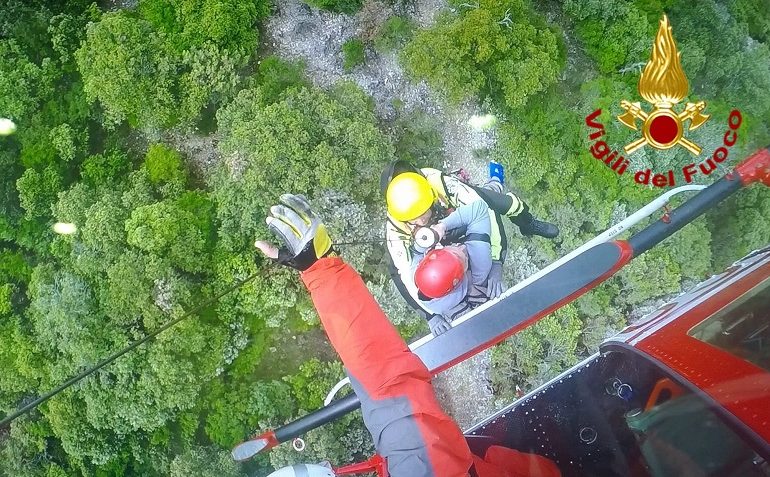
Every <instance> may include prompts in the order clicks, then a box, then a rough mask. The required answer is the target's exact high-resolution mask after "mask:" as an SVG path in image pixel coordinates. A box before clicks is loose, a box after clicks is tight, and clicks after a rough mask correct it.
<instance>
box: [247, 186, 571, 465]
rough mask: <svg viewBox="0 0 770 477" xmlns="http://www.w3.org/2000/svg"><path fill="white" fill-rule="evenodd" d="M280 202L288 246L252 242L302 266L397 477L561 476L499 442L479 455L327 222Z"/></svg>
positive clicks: (273, 223)
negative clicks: (336, 244) (340, 251)
mask: <svg viewBox="0 0 770 477" xmlns="http://www.w3.org/2000/svg"><path fill="white" fill-rule="evenodd" d="M281 202H282V204H281V205H276V206H273V207H271V209H270V213H271V216H269V217H268V218H267V225H268V227H269V228H270V230H271V231H272V232H273V233H274V234H275V235H276V236H278V238H279V239H280V240H281V241H282V242H283V246H282V247H281V248H277V247H275V246H274V245H272V244H270V243H268V242H265V241H257V242H255V244H254V245H255V246H256V247H257V248H258V249H259V250H260V251H262V253H264V254H265V255H266V256H268V257H269V258H271V259H273V260H275V261H277V262H278V263H280V264H283V265H287V266H290V267H293V268H296V269H298V270H300V272H301V274H300V276H301V278H302V281H303V282H304V283H305V285H306V286H307V288H308V290H309V291H310V296H311V298H312V300H313V304H314V305H315V307H316V310H317V311H318V315H319V316H320V318H321V323H322V325H323V327H324V329H325V330H326V333H327V335H328V337H329V341H330V342H331V344H332V346H333V347H334V348H335V350H336V351H337V353H338V354H339V356H340V359H341V360H342V363H343V364H344V366H345V370H346V372H347V374H348V376H349V377H350V381H351V385H352V386H353V390H354V391H355V393H356V395H357V396H358V398H359V400H360V401H361V411H362V414H363V418H364V423H365V424H366V427H367V429H368V430H369V432H370V433H371V435H372V438H373V440H374V445H375V449H376V450H377V452H378V454H379V455H381V456H382V457H383V458H385V460H386V462H387V470H388V473H389V475H390V476H391V477H467V476H469V475H472V476H474V477H475V476H478V477H514V476H516V477H519V476H533V477H534V476H542V477H556V476H559V475H560V473H559V470H558V468H557V467H556V465H555V464H554V463H553V462H551V461H549V460H548V459H546V458H543V457H540V456H537V455H534V454H526V453H522V452H518V451H515V450H512V449H507V448H503V447H499V446H492V447H490V448H489V449H488V450H487V451H486V453H485V456H484V457H485V458H484V459H482V458H481V457H478V456H473V455H472V454H471V452H470V449H469V447H468V443H467V441H466V440H465V438H464V436H463V434H462V432H461V431H460V429H459V428H458V427H457V424H456V423H455V422H454V421H453V420H452V419H451V418H450V417H449V416H447V415H446V414H445V413H444V411H443V410H442V409H441V406H440V405H439V403H438V401H437V400H436V396H435V393H434V392H433V387H432V386H431V383H430V380H431V374H430V372H429V371H428V369H427V368H426V367H425V365H424V364H423V362H422V361H421V360H420V358H419V357H418V356H417V355H415V354H414V353H412V352H411V350H410V349H409V347H408V346H407V345H406V343H405V342H404V340H403V339H402V338H401V336H400V335H399V334H398V331H397V330H396V329H395V328H394V327H393V325H392V324H391V323H390V321H389V320H388V319H387V317H386V316H385V314H384V313H383V311H382V309H381V308H380V306H379V305H378V304H377V302H376V301H375V300H374V297H373V296H372V295H371V293H370V292H369V290H368V289H367V288H366V285H365V284H364V282H363V280H362V279H361V277H360V276H359V275H358V274H357V273H356V272H355V271H354V270H353V269H352V268H351V267H350V266H349V265H347V264H346V263H345V262H343V261H342V259H340V258H339V257H337V255H336V253H335V252H334V249H333V247H332V241H331V239H330V237H329V235H328V233H327V231H326V227H324V225H323V223H322V222H321V220H320V219H319V218H318V217H317V216H316V215H315V214H314V213H313V211H312V210H311V208H310V205H309V204H308V202H307V200H306V199H305V198H304V197H302V196H297V195H290V194H284V195H282V196H281ZM295 467H298V468H299V470H298V472H304V473H305V474H301V475H308V476H310V475H311V474H310V473H309V472H310V470H309V467H311V466H295ZM287 470H291V469H290V468H289V469H282V471H287ZM279 472H280V471H279ZM321 472H325V471H323V470H321ZM295 474H296V472H295ZM282 475H291V473H286V472H284V474H282ZM320 475H334V474H333V473H331V472H330V473H328V474H325V473H321V474H320Z"/></svg>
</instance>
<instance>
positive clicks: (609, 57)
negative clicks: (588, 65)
mask: <svg viewBox="0 0 770 477" xmlns="http://www.w3.org/2000/svg"><path fill="white" fill-rule="evenodd" d="M564 11H565V13H567V14H568V15H570V17H572V19H573V20H575V21H576V23H577V24H576V30H577V33H578V35H579V37H580V40H581V41H582V42H583V43H584V44H585V46H586V50H587V51H588V53H589V55H590V56H591V57H592V58H593V59H594V60H595V61H596V62H597V65H598V67H599V71H601V72H602V73H615V72H617V71H618V70H619V69H621V67H622V66H624V65H630V64H633V63H638V62H644V61H647V59H648V58H649V55H648V53H647V52H649V51H650V47H651V45H652V39H653V36H652V34H653V33H654V31H655V27H657V22H656V21H655V22H653V23H651V22H650V21H649V20H648V17H647V15H644V14H643V12H642V11H641V10H640V9H639V8H638V7H637V6H636V4H635V3H634V2H613V3H611V4H608V3H606V2H600V1H595V0H566V1H565V2H564ZM662 13H663V12H662V9H661V12H660V15H658V18H661V17H662ZM674 36H677V37H678V36H679V35H677V29H676V28H675V29H674Z"/></svg>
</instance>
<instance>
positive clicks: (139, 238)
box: [125, 200, 207, 272]
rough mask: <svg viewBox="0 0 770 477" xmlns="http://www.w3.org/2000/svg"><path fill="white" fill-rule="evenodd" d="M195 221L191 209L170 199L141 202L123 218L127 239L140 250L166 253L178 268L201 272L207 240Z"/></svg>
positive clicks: (157, 254)
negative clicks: (149, 203)
mask: <svg viewBox="0 0 770 477" xmlns="http://www.w3.org/2000/svg"><path fill="white" fill-rule="evenodd" d="M195 222H196V219H195V216H194V215H193V213H191V212H188V211H186V210H184V209H182V208H181V207H179V205H178V204H176V203H174V202H173V201H169V200H166V201H162V202H157V203H155V204H151V205H146V206H142V207H139V208H137V209H135V210H134V211H133V212H131V216H130V217H129V218H128V220H126V225H125V230H126V233H127V241H128V244H129V245H132V246H134V247H136V248H138V249H140V250H144V251H145V252H150V253H152V254H155V255H156V256H158V257H167V258H168V259H169V260H170V261H171V263H173V264H175V265H176V266H178V267H179V268H181V269H182V270H185V271H188V272H201V271H204V270H205V269H206V267H207V265H206V262H207V260H206V258H205V257H206V253H205V252H206V248H207V242H206V237H205V236H204V234H203V232H202V231H201V230H200V229H199V228H197V227H196V226H195V225H194V224H195Z"/></svg>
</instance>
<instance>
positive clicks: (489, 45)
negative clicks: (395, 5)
mask: <svg viewBox="0 0 770 477" xmlns="http://www.w3.org/2000/svg"><path fill="white" fill-rule="evenodd" d="M467 5H468V4H462V5H459V6H458V8H459V9H460V11H461V13H459V14H458V15H457V16H450V15H444V16H443V17H442V18H441V19H440V20H439V22H438V23H437V25H436V26H434V27H433V28H431V29H428V30H423V31H421V32H418V33H417V34H416V35H415V37H414V38H413V39H412V41H411V42H410V43H409V44H407V46H406V47H405V48H404V51H403V53H402V58H403V60H404V63H405V66H406V69H407V71H408V72H409V73H410V74H411V75H412V76H414V77H415V78H417V79H424V80H426V81H427V82H428V83H429V84H430V85H431V86H432V87H433V88H435V89H437V90H438V91H440V92H442V93H444V94H445V95H446V96H447V98H448V99H449V100H450V101H452V102H459V101H461V100H463V99H466V98H471V97H473V96H475V95H477V94H482V95H485V96H486V95H492V96H495V97H500V98H501V99H502V100H503V101H504V103H505V104H506V105H507V106H508V107H510V108H518V107H520V106H522V105H523V104H524V103H525V102H526V100H527V98H528V97H529V96H530V95H532V94H534V93H537V92H540V91H543V90H545V89H546V88H547V87H548V86H549V85H551V84H553V82H554V81H555V80H556V75H557V73H558V72H559V69H560V59H559V53H558V48H557V40H556V37H555V36H554V34H553V33H552V32H551V31H550V30H549V29H548V28H546V27H545V26H544V25H543V24H542V21H540V20H537V19H535V14H534V13H533V12H531V11H530V9H529V6H528V5H526V4H525V3H524V2H521V1H518V0H485V1H481V2H479V4H478V5H479V7H478V8H476V7H475V6H472V7H468V6H467Z"/></svg>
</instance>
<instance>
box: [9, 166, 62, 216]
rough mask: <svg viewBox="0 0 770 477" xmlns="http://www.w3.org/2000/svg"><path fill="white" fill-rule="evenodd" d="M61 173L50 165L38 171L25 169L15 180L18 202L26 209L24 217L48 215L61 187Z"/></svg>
mask: <svg viewBox="0 0 770 477" xmlns="http://www.w3.org/2000/svg"><path fill="white" fill-rule="evenodd" d="M62 183H63V179H62V177H61V174H60V173H59V172H58V171H57V170H56V169H54V168H53V167H51V166H48V167H46V168H45V169H43V170H42V171H40V172H38V171H36V170H35V169H27V170H26V171H24V174H22V176H21V177H20V178H19V180H17V181H16V188H17V190H18V191H19V202H20V203H21V206H22V208H24V210H25V211H26V214H25V215H26V217H27V218H29V219H34V218H38V217H44V216H49V215H50V214H51V205H52V204H53V203H54V202H55V201H56V195H57V194H58V193H59V192H60V191H61V190H62V189H63V184H62Z"/></svg>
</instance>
